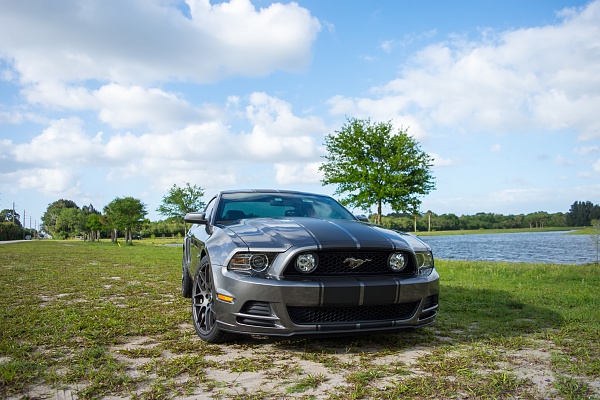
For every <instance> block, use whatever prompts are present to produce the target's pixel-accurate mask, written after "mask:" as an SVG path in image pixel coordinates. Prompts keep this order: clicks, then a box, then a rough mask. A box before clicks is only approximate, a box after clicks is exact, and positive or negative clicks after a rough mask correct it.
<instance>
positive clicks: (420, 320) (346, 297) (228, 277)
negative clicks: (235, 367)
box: [213, 266, 439, 336]
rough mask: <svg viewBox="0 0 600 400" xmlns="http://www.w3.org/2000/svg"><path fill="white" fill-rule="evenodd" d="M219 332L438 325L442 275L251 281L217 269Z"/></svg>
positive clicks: (297, 332)
mask: <svg viewBox="0 0 600 400" xmlns="http://www.w3.org/2000/svg"><path fill="white" fill-rule="evenodd" d="M213 271H214V279H215V282H214V283H215V288H216V291H217V293H219V294H222V295H226V296H230V297H233V298H234V300H233V301H232V302H231V303H229V302H224V301H221V300H215V302H214V304H213V309H214V310H215V311H216V313H217V326H218V328H219V329H222V330H225V331H230V332H237V333H244V334H259V335H260V334H262V335H270V336H292V335H307V334H327V333H358V332H375V331H390V330H401V329H406V328H417V327H421V326H425V325H429V324H431V323H433V322H434V320H435V317H436V314H437V309H438V294H439V275H438V273H437V271H436V270H435V269H434V270H433V271H432V273H431V274H429V275H428V276H415V277H411V278H404V279H401V278H399V277H393V276H378V277H370V276H369V277H361V276H349V277H344V278H342V277H335V278H307V277H301V278H300V277H299V278H286V279H269V278H262V277H252V276H247V275H242V274H239V273H235V272H231V271H228V270H227V268H225V267H221V266H213Z"/></svg>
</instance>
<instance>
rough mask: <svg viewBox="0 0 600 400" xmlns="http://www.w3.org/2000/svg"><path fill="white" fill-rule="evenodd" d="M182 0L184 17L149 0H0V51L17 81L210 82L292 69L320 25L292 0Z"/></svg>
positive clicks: (306, 54)
mask: <svg viewBox="0 0 600 400" xmlns="http://www.w3.org/2000/svg"><path fill="white" fill-rule="evenodd" d="M188 5H189V7H190V10H191V19H189V18H186V17H185V16H184V15H182V14H181V13H180V12H179V11H178V10H177V9H176V8H174V7H172V6H171V5H170V4H169V2H164V1H159V0H154V1H144V2H138V1H135V2H125V3H123V2H119V3H118V7H116V4H113V3H106V2H105V1H103V0H87V1H76V0H64V1H60V2H37V3H35V5H34V4H32V3H28V2H18V1H17V2H7V3H3V6H2V13H1V14H0V48H2V49H3V54H2V57H3V58H5V59H6V60H9V61H10V62H11V63H12V64H13V66H14V68H15V70H16V71H17V72H18V74H19V76H20V79H21V81H22V82H25V83H41V82H83V81H87V80H97V81H105V82H106V81H108V82H117V83H121V84H126V85H127V84H137V83H143V82H152V81H154V80H161V81H162V80H164V78H165V77H168V78H170V79H171V80H177V81H180V80H190V81H194V82H211V81H215V80H218V79H221V78H223V77H226V76H230V75H244V76H260V75H265V74H268V73H270V72H272V71H275V70H289V71H298V70H301V69H303V68H305V67H306V66H307V65H308V62H309V61H310V58H311V46H312V43H313V41H314V40H315V39H316V36H317V34H318V32H319V31H320V29H321V25H320V23H319V21H318V20H317V19H316V18H314V17H312V16H311V15H310V13H309V11H308V10H306V9H304V8H302V7H300V6H299V5H298V4H297V3H289V4H280V3H274V4H271V5H269V6H268V7H265V8H261V9H258V10H257V9H256V8H255V7H254V6H253V5H252V3H251V2H250V1H249V0H232V1H230V2H224V3H218V4H215V5H211V4H210V3H209V0H188ZM132 21H133V22H132ZM15 32H19V34H18V35H16V34H14V33H15ZM207 55H210V56H207Z"/></svg>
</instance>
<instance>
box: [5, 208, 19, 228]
mask: <svg viewBox="0 0 600 400" xmlns="http://www.w3.org/2000/svg"><path fill="white" fill-rule="evenodd" d="M0 222H13V223H14V224H16V225H17V226H21V216H20V215H19V213H17V212H14V211H13V210H11V209H9V208H6V209H4V210H2V211H0Z"/></svg>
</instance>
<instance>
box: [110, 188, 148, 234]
mask: <svg viewBox="0 0 600 400" xmlns="http://www.w3.org/2000/svg"><path fill="white" fill-rule="evenodd" d="M147 213H148V212H147V211H146V205H145V204H144V203H142V202H141V201H140V200H138V199H134V198H133V197H117V198H116V199H114V200H113V201H111V202H110V203H108V204H107V205H106V206H105V207H104V215H105V216H106V220H107V222H108V225H109V226H110V227H111V228H112V229H113V232H114V233H115V235H113V237H112V239H113V241H116V239H117V233H118V231H122V232H124V233H125V242H126V243H129V244H132V243H133V240H132V234H131V233H132V231H133V230H134V229H136V228H139V227H140V226H141V224H142V223H143V222H144V217H145V216H146V214H147Z"/></svg>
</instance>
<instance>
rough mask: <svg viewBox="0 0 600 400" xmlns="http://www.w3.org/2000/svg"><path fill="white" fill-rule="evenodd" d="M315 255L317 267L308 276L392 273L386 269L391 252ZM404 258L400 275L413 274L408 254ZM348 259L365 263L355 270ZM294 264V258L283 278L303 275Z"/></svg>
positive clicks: (322, 253)
mask: <svg viewBox="0 0 600 400" xmlns="http://www.w3.org/2000/svg"><path fill="white" fill-rule="evenodd" d="M315 254H317V256H318V257H319V265H318V266H317V269H316V270H315V271H314V272H312V273H310V274H308V275H309V276H336V275H343V276H348V275H362V276H368V275H384V274H390V273H393V271H392V270H390V269H389V268H388V258H389V256H390V255H391V254H392V252H389V251H320V252H315ZM404 256H405V257H406V259H407V260H408V265H407V267H406V268H405V269H404V270H403V271H402V272H400V273H401V274H406V273H414V267H413V262H412V257H411V255H410V253H404ZM349 258H354V259H357V260H365V262H364V263H363V264H362V265H360V266H358V267H356V268H351V267H350V263H349V262H345V261H346V260H347V259H349ZM366 260H368V261H366ZM295 263H296V258H293V259H292V261H291V262H290V263H289V264H288V265H287V267H286V268H285V270H284V273H283V275H284V276H298V275H304V274H302V273H300V272H298V271H297V270H296V268H295Z"/></svg>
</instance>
